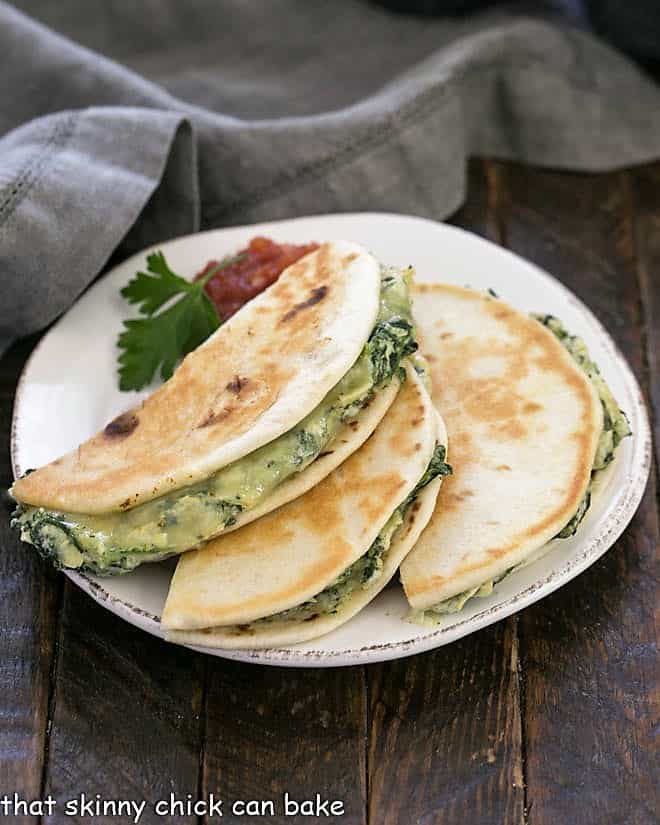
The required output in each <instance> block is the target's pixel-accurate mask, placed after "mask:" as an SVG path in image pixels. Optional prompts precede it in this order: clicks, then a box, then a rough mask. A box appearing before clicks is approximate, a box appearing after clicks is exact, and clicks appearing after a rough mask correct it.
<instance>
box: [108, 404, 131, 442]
mask: <svg viewBox="0 0 660 825" xmlns="http://www.w3.org/2000/svg"><path fill="white" fill-rule="evenodd" d="M139 423H140V419H139V418H138V417H137V415H136V414H135V413H134V412H133V411H132V410H129V411H128V412H125V413H122V414H121V415H118V416H117V418H113V420H112V421H111V422H110V423H109V424H106V427H105V429H104V430H103V434H104V435H105V436H106V437H107V438H126V436H129V435H130V434H131V433H132V432H134V431H135V429H136V428H137V426H138V424H139Z"/></svg>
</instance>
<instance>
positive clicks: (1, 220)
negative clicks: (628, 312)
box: [0, 0, 660, 353]
mask: <svg viewBox="0 0 660 825" xmlns="http://www.w3.org/2000/svg"><path fill="white" fill-rule="evenodd" d="M19 5H20V6H21V7H22V9H23V11H25V12H27V13H28V14H30V15H32V17H33V18H37V19H39V20H41V21H42V22H39V23H38V22H36V20H35V19H32V18H31V17H28V16H27V15H26V14H24V13H23V12H22V11H19V10H18V9H16V8H14V7H12V6H9V5H6V4H4V3H2V2H0V54H1V55H2V58H1V61H2V65H1V70H0V136H3V137H0V290H1V291H2V295H3V300H2V302H1V303H0V353H1V352H2V350H3V348H6V346H7V345H8V344H9V343H10V342H11V341H12V340H13V339H14V338H16V337H17V336H19V335H22V334H26V333H29V332H32V331H34V330H36V329H40V328H42V327H43V326H44V325H46V324H47V323H49V322H50V321H52V320H53V319H54V318H55V317H57V315H58V314H60V313H61V312H62V311H63V309H65V308H66V307H67V306H68V305H69V304H70V303H71V302H72V301H73V300H74V299H75V298H76V297H77V295H78V294H80V292H81V291H82V290H83V289H84V288H85V286H86V285H87V284H89V283H90V282H91V280H92V279H93V278H94V277H95V276H96V275H97V274H98V273H99V271H100V270H101V269H102V268H103V266H104V264H105V263H106V261H107V259H108V257H109V255H110V254H111V253H112V252H113V250H115V249H117V248H119V251H120V253H123V252H127V251H129V250H135V249H137V248H139V247H141V246H144V245H147V244H150V243H155V242H157V241H159V240H163V239H165V238H167V237H173V236H175V235H178V234H182V233H185V232H190V231H194V230H195V229H197V228H198V227H199V226H200V225H201V226H202V227H209V226H221V225H229V224H237V223H246V222H251V221H258V220H264V219H275V218H281V217H289V216H293V215H300V214H307V213H319V212H332V211H346V210H392V211H399V212H409V213H414V214H418V215H425V216H428V217H433V218H437V219H440V218H443V217H445V216H447V215H448V214H450V213H451V212H452V211H453V210H454V209H456V208H457V207H458V206H459V204H460V203H461V201H462V199H463V197H464V192H465V161H466V158H467V157H468V156H469V155H475V154H478V155H487V156H496V157H502V158H512V159H517V160H520V161H523V162H530V163H536V164H542V165H547V166H553V167H560V168H572V169H584V170H590V171H598V170H608V169H612V168H616V167H620V166H626V165H630V164H634V163H640V162H643V161H646V160H650V159H653V158H656V157H658V156H660V91H659V90H658V88H657V87H656V86H655V85H654V84H653V83H652V82H651V81H650V80H649V79H647V78H646V77H645V76H644V75H642V74H641V73H640V72H639V70H638V69H636V68H635V67H634V66H633V65H632V64H631V63H630V62H629V61H628V60H627V59H625V58H624V57H622V56H621V55H619V54H618V53H616V52H615V51H614V50H612V49H611V48H609V47H607V46H605V45H604V44H602V43H601V42H599V41H598V40H596V39H595V38H594V37H592V36H591V35H589V34H588V33H586V32H584V31H580V30H577V29H574V28H568V27H562V26H561V25H560V24H558V23H557V22H550V21H548V20H541V19H534V18H530V17H518V16H512V15H511V14H503V13H496V14H494V13H489V14H485V15H484V14H482V15H478V16H473V17H469V18H462V19H460V20H457V19H451V20H449V19H431V20H430V19H418V18H413V17H406V16H399V15H394V14H392V13H390V12H388V11H386V10H384V9H382V8H379V7H376V6H373V5H371V4H369V3H367V2H362V0H337V2H333V3H328V2H325V0H268V2H263V0H188V2H186V3H181V2H179V0H144V2H141V3H114V2H112V3H100V2H82V0H59V2H58V3H52V2H50V1H49V0H24V2H22V3H20V4H19ZM198 181H199V184H198ZM35 297H38V300H35Z"/></svg>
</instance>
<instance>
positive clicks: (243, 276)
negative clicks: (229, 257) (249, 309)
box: [195, 238, 319, 321]
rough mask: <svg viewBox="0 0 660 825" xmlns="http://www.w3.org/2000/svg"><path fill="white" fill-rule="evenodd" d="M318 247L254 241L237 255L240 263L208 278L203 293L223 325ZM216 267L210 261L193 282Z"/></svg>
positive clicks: (311, 244) (263, 240) (267, 240)
mask: <svg viewBox="0 0 660 825" xmlns="http://www.w3.org/2000/svg"><path fill="white" fill-rule="evenodd" d="M318 247H319V245H318V244H316V243H309V244H305V245H303V246H296V245H295V244H290V243H284V244H279V243H275V241H271V240H270V239H269V238H253V239H252V240H251V241H250V243H249V244H248V246H247V247H246V248H245V249H241V250H240V251H239V252H238V253H236V254H237V257H239V256H240V260H238V261H236V263H233V264H231V265H230V266H227V267H224V268H223V269H221V270H220V272H218V274H217V275H215V276H214V277H213V278H211V280H210V281H209V282H208V284H207V285H206V293H207V295H208V296H209V298H210V299H211V300H212V301H213V303H214V305H215V308H216V309H217V310H218V315H219V316H220V318H222V320H223V321H224V320H226V319H227V318H229V317H230V316H231V315H233V314H234V313H235V312H237V311H238V310H239V309H240V308H241V307H242V306H243V304H246V303H247V302H248V301H249V300H250V298H254V296H255V295H258V294H259V293H260V292H263V290H264V289H266V287H268V286H270V285H271V284H272V283H273V282H274V281H276V280H277V279H278V278H279V276H280V274H281V273H282V272H283V271H284V270H285V269H286V268H287V266H290V265H291V264H293V263H295V262H296V261H297V260H298V259H299V258H302V257H303V256H304V255H307V254H308V253H309V252H313V251H314V250H315V249H318ZM218 263H219V261H209V262H208V263H207V264H206V266H205V267H204V269H203V270H202V271H201V272H200V273H199V274H198V275H196V276H195V280H197V279H198V278H202V277H203V276H204V275H205V273H207V272H208V271H209V269H211V268H212V267H214V266H217V265H218Z"/></svg>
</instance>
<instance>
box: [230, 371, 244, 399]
mask: <svg viewBox="0 0 660 825" xmlns="http://www.w3.org/2000/svg"><path fill="white" fill-rule="evenodd" d="M248 384H249V379H248V378H242V377H241V376H240V375H235V376H234V377H233V378H232V380H231V381H230V382H229V383H228V384H227V389H228V390H229V392H233V393H235V394H236V395H238V394H239V393H240V391H241V390H242V389H244V388H245V387H247V385H248Z"/></svg>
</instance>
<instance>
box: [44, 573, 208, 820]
mask: <svg viewBox="0 0 660 825" xmlns="http://www.w3.org/2000/svg"><path fill="white" fill-rule="evenodd" d="M203 667H204V657H203V656H201V655H200V654H195V653H193V652H191V651H188V650H185V649H184V648H180V647H175V646H173V645H168V644H166V643H165V642H161V641H159V640H157V639H155V638H154V637H152V636H149V635H147V634H146V633H143V632H142V631H140V630H138V629H136V628H133V627H131V626H130V625H128V624H127V623H126V622H123V621H121V620H119V619H118V618H117V617H116V616H114V615H113V614H112V613H110V612H109V611H107V610H105V609H104V608H103V607H101V606H99V605H98V604H96V603H95V602H94V601H92V599H91V598H90V597H89V596H87V595H86V594H84V593H83V592H82V591H81V590H79V589H78V588H77V587H75V586H73V585H72V584H70V583H68V582H67V584H66V586H65V593H64V606H63V621H62V627H61V632H60V639H59V651H58V661H57V670H56V676H57V678H56V682H55V688H54V696H53V718H52V727H51V733H50V747H49V752H48V764H47V767H46V792H47V793H51V794H52V795H53V796H54V797H55V798H56V799H57V800H58V801H59V805H58V809H57V811H56V812H55V814H54V815H53V816H52V817H49V818H47V820H46V821H47V822H49V823H53V824H54V823H62V825H64V824H65V823H66V824H67V825H71V823H76V822H85V823H88V822H90V821H93V822H95V823H106V822H107V823H112V822H117V821H129V820H124V819H122V820H118V819H117V818H115V817H112V816H100V817H98V818H95V819H93V820H92V819H90V818H89V816H79V815H78V816H66V811H65V808H64V805H65V803H66V801H67V800H69V799H73V798H79V797H80V795H81V794H83V793H84V794H86V795H87V797H88V798H90V797H91V798H92V799H94V798H95V795H96V794H97V793H100V794H101V795H102V797H103V799H105V800H135V801H136V802H140V801H141V800H147V802H148V803H149V805H148V807H147V808H146V810H145V812H144V814H143V816H142V818H141V819H140V823H141V825H151V824H152V823H160V825H162V823H163V822H171V823H195V822H197V817H196V816H187V815H185V814H184V815H173V816H170V817H166V818H163V817H162V816H156V814H155V810H154V808H153V807H152V806H153V805H155V803H156V802H157V801H158V800H167V799H168V798H169V795H170V793H173V794H175V796H176V798H177V799H179V800H183V801H185V800H186V798H187V795H188V794H191V796H192V798H193V799H195V798H196V797H197V791H198V785H199V753H200V747H201V735H202V731H201V722H200V711H201V705H202V688H203Z"/></svg>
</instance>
